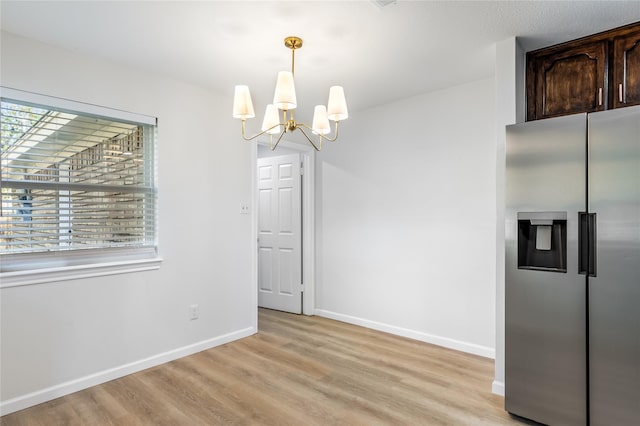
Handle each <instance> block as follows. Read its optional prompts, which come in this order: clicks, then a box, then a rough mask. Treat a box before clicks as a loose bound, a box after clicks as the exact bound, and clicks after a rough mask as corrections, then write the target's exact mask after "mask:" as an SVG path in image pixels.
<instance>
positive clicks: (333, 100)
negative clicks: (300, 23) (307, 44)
mask: <svg viewBox="0 0 640 426" xmlns="http://www.w3.org/2000/svg"><path fill="white" fill-rule="evenodd" d="M284 45H285V46H286V47H287V48H289V49H291V71H280V72H279V73H278V79H277V82H276V91H275V94H274V96H273V103H272V104H269V105H267V108H266V110H265V113H264V120H263V121H262V127H261V129H260V130H261V132H260V133H258V134H256V135H254V136H251V137H247V136H245V121H246V120H247V118H253V117H255V113H254V111H253V102H251V94H250V93H249V86H245V85H238V86H236V87H235V94H234V98H233V117H234V118H239V119H240V120H242V138H243V139H244V140H247V141H250V140H252V139H255V138H257V137H258V136H261V135H264V134H269V148H270V149H271V150H274V149H275V148H276V146H278V144H279V143H280V140H281V139H282V137H283V136H284V135H285V133H288V132H289V133H290V132H293V131H295V130H300V132H301V133H302V134H303V135H304V136H305V138H307V140H308V141H309V142H310V143H311V145H313V147H314V148H315V149H316V151H320V150H321V149H322V142H323V141H325V140H327V141H330V142H334V141H335V140H336V139H338V124H339V123H340V120H346V119H347V117H348V116H349V113H348V112H347V102H346V100H345V97H344V90H343V88H342V86H332V87H331V88H330V89H329V102H328V103H327V106H326V107H325V106H324V105H316V106H315V108H314V112H313V121H312V123H311V126H309V125H308V124H305V123H300V122H298V121H296V120H295V118H294V114H293V113H294V111H293V110H294V109H295V108H296V106H297V101H296V89H295V86H294V83H293V72H294V64H295V52H296V49H300V48H301V47H302V39H301V38H300V37H287V38H285V39H284ZM278 110H281V111H282V122H280V115H279V112H278ZM329 120H331V121H334V122H335V133H334V136H333V137H329V136H327V135H329V133H331V126H330V124H329ZM304 129H307V130H309V131H311V133H313V134H314V135H316V136H317V142H314V141H313V138H312V137H310V136H309V135H308V134H307V132H305V130H304ZM278 133H279V134H280V135H279V136H278V138H277V140H276V143H275V144H274V143H273V136H274V135H277V134H278Z"/></svg>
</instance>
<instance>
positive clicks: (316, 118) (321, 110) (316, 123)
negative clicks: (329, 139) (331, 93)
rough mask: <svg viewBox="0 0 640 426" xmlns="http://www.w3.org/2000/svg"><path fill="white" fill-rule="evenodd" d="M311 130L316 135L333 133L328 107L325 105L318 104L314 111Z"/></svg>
mask: <svg viewBox="0 0 640 426" xmlns="http://www.w3.org/2000/svg"><path fill="white" fill-rule="evenodd" d="M311 131H312V132H313V133H315V134H316V135H326V134H327V133H331V126H330V125H329V119H328V118H327V108H325V106H324V105H316V107H315V108H314V111H313V122H312V124H311Z"/></svg>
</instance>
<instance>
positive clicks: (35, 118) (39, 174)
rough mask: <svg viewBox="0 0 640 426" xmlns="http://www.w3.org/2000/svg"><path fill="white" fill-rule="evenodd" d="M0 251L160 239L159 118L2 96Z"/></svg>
mask: <svg viewBox="0 0 640 426" xmlns="http://www.w3.org/2000/svg"><path fill="white" fill-rule="evenodd" d="M1 126H2V128H1V136H2V150H1V162H0V176H1V179H0V185H1V191H2V205H1V212H0V252H1V253H2V254H3V255H16V254H26V253H58V256H59V255H60V253H65V254H73V252H75V251H78V250H91V249H112V248H118V247H120V248H123V247H125V248H126V247H130V248H147V249H148V248H149V247H154V246H155V244H156V243H155V241H156V237H155V235H156V234H155V231H156V230H155V198H156V194H155V184H154V182H155V181H154V161H153V155H154V152H153V148H154V137H155V126H153V125H149V124H145V123H135V122H129V121H125V120H120V119H117V120H116V119H112V118H108V117H103V116H98V115H93V114H86V113H85V114H83V113H81V112H77V111H69V110H62V109H55V108H50V107H47V106H42V105H36V104H30V103H24V102H17V101H13V100H8V99H2V102H1Z"/></svg>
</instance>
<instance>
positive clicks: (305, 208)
mask: <svg viewBox="0 0 640 426" xmlns="http://www.w3.org/2000/svg"><path fill="white" fill-rule="evenodd" d="M252 153H253V154H252V156H253V158H252V164H253V170H254V173H255V174H254V178H253V194H254V195H253V197H254V200H253V205H254V206H255V209H254V212H255V214H254V226H253V238H254V240H253V241H255V243H256V244H255V250H254V253H255V258H254V259H255V261H254V262H253V268H254V273H253V276H254V282H255V285H254V289H255V295H256V308H257V307H258V306H261V305H262V304H263V303H265V300H263V299H269V297H262V296H268V293H269V292H273V291H274V290H276V289H278V286H279V285H280V283H274V282H273V280H274V279H280V275H282V274H281V273H280V271H273V267H274V265H275V267H277V268H285V269H286V270H287V271H291V269H290V268H289V266H292V265H287V264H286V262H287V261H288V259H285V262H284V263H282V264H281V263H279V262H278V261H277V260H276V261H275V263H270V262H271V261H270V260H269V258H270V256H271V257H272V254H269V251H270V248H272V247H273V246H274V244H271V243H272V242H269V241H265V240H264V239H265V236H266V235H264V234H263V235H262V236H261V235H260V234H261V231H260V229H261V224H260V214H261V213H260V209H261V204H263V205H262V208H263V209H264V208H265V205H266V204H265V202H267V201H268V199H269V196H268V195H267V196H263V197H262V200H261V197H260V186H261V183H260V180H261V177H260V171H259V164H260V163H261V162H262V163H266V164H271V165H275V164H281V163H283V162H284V163H286V162H287V161H289V160H290V159H292V158H299V169H298V170H296V167H290V168H289V167H288V166H286V165H285V167H284V168H283V169H286V170H291V173H297V174H298V176H300V179H299V191H300V194H299V196H300V198H299V200H300V202H299V206H300V213H301V215H300V227H299V229H300V232H299V233H298V236H297V237H296V238H297V241H296V242H295V244H298V245H299V247H300V258H299V261H298V265H297V266H298V267H299V271H300V272H299V274H300V275H299V276H300V278H301V283H298V286H297V288H298V289H299V290H300V292H301V294H300V293H298V294H299V296H297V297H299V299H298V301H297V302H298V303H299V304H300V309H298V310H297V312H296V313H300V312H301V313H302V314H304V315H313V313H314V312H313V311H314V306H315V300H314V296H315V280H314V276H315V232H314V230H315V218H314V216H315V215H314V212H315V210H314V199H315V179H314V178H315V171H314V161H315V151H314V150H313V147H311V146H308V147H307V146H306V145H301V144H297V143H290V142H285V141H282V142H280V144H279V145H278V148H276V150H275V151H271V150H270V149H269V148H268V145H266V144H263V143H261V142H259V143H258V144H257V148H256V150H255V151H254V150H252ZM285 157H288V159H286V158H285ZM264 170H266V169H264ZM264 177H265V176H264V175H263V179H264ZM285 186H286V185H285ZM291 190H294V189H293V188H292V189H291ZM285 191H289V189H285ZM292 200H295V196H294V197H293V198H292ZM294 202H295V201H294ZM267 204H268V203H267ZM262 225H264V224H262ZM261 237H262V239H263V241H262V245H261V242H260V239H261ZM287 237H288V236H287ZM287 244H288V243H287ZM295 244H293V245H295ZM284 249H285V250H284V251H285V252H286V253H287V254H289V253H291V252H290V251H288V250H290V247H285V248H284ZM291 258H293V257H289V259H291ZM272 260H273V258H272ZM295 269H296V268H295V267H294V268H293V270H295ZM294 274H295V272H294ZM265 275H266V276H265ZM284 275H285V277H286V279H285V281H284V283H283V284H284V287H283V289H284V296H282V298H284V299H285V300H286V299H287V296H286V295H287V294H289V293H293V294H291V296H290V297H289V299H290V300H289V301H288V302H286V304H285V305H274V306H269V305H268V304H267V305H264V306H265V307H272V308H274V309H280V310H285V311H291V310H290V309H287V307H286V305H287V304H289V303H290V302H292V300H291V299H292V298H293V297H296V296H295V292H292V291H290V289H291V286H292V285H293V282H294V281H287V280H289V279H290V278H291V275H289V276H287V275H286V274H284ZM270 281H271V282H270ZM298 281H299V280H298ZM299 284H301V285H299ZM265 290H266V291H265ZM261 292H262V293H261ZM276 303H279V302H276ZM278 306H280V307H278ZM295 309H296V308H294V310H295ZM256 314H257V311H256ZM256 324H257V319H256Z"/></svg>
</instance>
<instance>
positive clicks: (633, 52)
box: [526, 23, 640, 120]
mask: <svg viewBox="0 0 640 426" xmlns="http://www.w3.org/2000/svg"><path fill="white" fill-rule="evenodd" d="M526 90H527V120H539V119H542V118H549V117H556V116H560V115H567V114H576V113H582V112H595V111H602V110H605V109H609V108H619V107H624V106H630V105H637V104H640V23H636V24H632V25H627V26H625V27H621V28H617V29H615V30H611V31H606V32H604V33H599V34H596V35H593V36H590V37H584V38H581V39H579V40H575V41H571V42H567V43H562V44H559V45H556V46H551V47H548V48H544V49H540V50H536V51H534V52H529V53H527V67H526Z"/></svg>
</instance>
